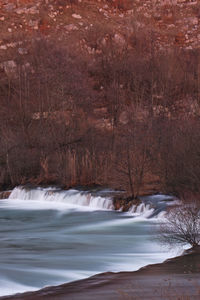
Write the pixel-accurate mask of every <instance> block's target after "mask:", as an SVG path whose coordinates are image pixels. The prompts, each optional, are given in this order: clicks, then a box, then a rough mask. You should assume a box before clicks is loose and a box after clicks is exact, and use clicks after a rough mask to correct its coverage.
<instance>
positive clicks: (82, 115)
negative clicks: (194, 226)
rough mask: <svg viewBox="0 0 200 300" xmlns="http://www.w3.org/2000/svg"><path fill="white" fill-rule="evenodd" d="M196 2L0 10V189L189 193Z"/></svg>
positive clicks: (1, 6)
mask: <svg viewBox="0 0 200 300" xmlns="http://www.w3.org/2000/svg"><path fill="white" fill-rule="evenodd" d="M199 18H200V7H199V4H198V2H195V1H134V3H132V1H77V2H76V1H50V0H49V1H48V0H46V1H20V0H19V1H8V0H7V1H1V3H0V22H1V30H0V74H1V76H0V104H1V110H0V120H1V122H0V169H1V172H0V185H1V188H5V187H8V186H14V185H17V184H24V183H27V182H32V183H35V184H42V183H47V184H51V183H55V184H62V185H64V186H65V187H69V186H74V185H92V184H101V185H107V186H111V187H114V188H118V189H119V188H120V189H125V190H126V191H127V194H128V195H130V196H131V197H133V198H137V196H138V195H140V194H144V193H152V192H157V191H163V192H164V191H165V192H172V193H176V194H180V193H182V192H183V191H194V192H197V191H199V186H200V182H199V181H200V179H199V178H200V167H199V155H200V152H199V149H200V138H199V132H200V123H199V116H200V102H199V100H200V56H199V55H200V52H199V51H200V50H199V48H198V47H199V38H200V31H199V25H198V24H199Z"/></svg>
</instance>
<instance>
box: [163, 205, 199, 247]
mask: <svg viewBox="0 0 200 300" xmlns="http://www.w3.org/2000/svg"><path fill="white" fill-rule="evenodd" d="M166 218H167V220H166V222H165V223H164V224H163V225H161V242H162V243H164V244H168V245H170V246H173V245H174V244H182V245H186V244H190V245H191V246H192V247H195V246H198V245H199V244H200V206H199V205H197V203H195V202H194V203H186V204H183V205H182V206H180V207H176V208H173V209H171V210H170V211H169V213H168V215H167V217H166Z"/></svg>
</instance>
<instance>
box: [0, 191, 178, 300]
mask: <svg viewBox="0 0 200 300" xmlns="http://www.w3.org/2000/svg"><path fill="white" fill-rule="evenodd" d="M168 200H169V202H168ZM170 200H171V199H168V197H166V196H163V195H156V196H150V197H145V198H143V202H144V203H143V204H141V205H140V206H139V207H138V208H137V209H136V208H134V207H133V208H132V209H131V211H130V212H128V213H123V212H120V211H113V205H112V195H111V192H109V191H107V190H102V191H101V192H88V191H80V190H68V191H63V190H60V189H58V188H35V189H27V188H21V187H17V188H15V189H14V190H13V191H12V193H11V195H10V197H9V199H4V200H1V201H0V239H1V247H0V296H3V295H10V294H14V293H17V292H24V291H33V290H37V289H40V288H42V287H44V286H50V285H58V284H62V283H64V282H70V281H74V280H77V279H82V278H86V277H89V276H91V275H94V274H97V273H100V272H105V271H113V272H117V271H134V270H137V269H139V268H140V267H143V266H145V265H147V264H152V263H157V262H162V261H163V260H165V259H166V258H170V257H173V256H175V254H176V253H174V252H172V251H169V249H165V248H163V247H161V245H160V244H159V242H158V241H157V240H156V236H157V228H158V226H159V224H160V222H162V218H163V210H164V209H165V207H166V205H168V204H169V205H170V203H171V202H170ZM152 205H153V207H154V208H152Z"/></svg>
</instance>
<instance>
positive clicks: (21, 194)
mask: <svg viewBox="0 0 200 300" xmlns="http://www.w3.org/2000/svg"><path fill="white" fill-rule="evenodd" d="M9 199H20V200H26V201H29V200H31V201H39V202H58V203H63V204H66V205H69V206H70V207H73V206H75V207H77V206H80V207H81V206H82V207H88V208H90V209H94V210H111V209H113V208H114V207H113V202H112V199H111V198H109V197H101V196H93V195H91V193H90V192H85V191H78V190H75V189H70V190H67V191H65V190H60V189H59V188H40V187H38V188H33V189H27V188H26V187H16V188H14V189H13V191H12V192H11V194H10V196H9Z"/></svg>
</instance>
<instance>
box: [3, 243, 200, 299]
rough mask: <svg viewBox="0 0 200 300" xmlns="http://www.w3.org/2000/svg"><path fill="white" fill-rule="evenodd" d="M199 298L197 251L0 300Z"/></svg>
mask: <svg viewBox="0 0 200 300" xmlns="http://www.w3.org/2000/svg"><path fill="white" fill-rule="evenodd" d="M199 298H200V247H197V248H196V249H193V250H187V251H186V252H185V253H184V255H182V256H179V257H176V258H172V259H169V260H167V261H165V262H164V263H161V264H155V265H149V266H147V267H144V268H141V269H140V270H138V271H136V272H119V273H111V272H107V273H102V274H98V275H95V276H92V277H90V278H88V279H84V280H79V281H75V282H71V283H68V284H63V285H60V286H55V287H48V288H44V289H41V290H39V291H37V292H29V293H23V294H17V295H14V296H6V297H0V299H2V300H12V299H13V300H14V299H20V300H35V299H44V300H45V299H47V300H50V299H52V300H53V299H54V300H57V299H59V300H64V299H74V300H79V299H81V300H90V299H96V300H101V299H107V300H112V299H135V300H136V299H138V300H139V299H142V300H145V299H148V300H156V299H159V300H160V299H163V300H164V299H173V300H176V299H177V300H178V299H181V300H184V299H185V300H186V299H187V300H190V299H191V300H195V299H199Z"/></svg>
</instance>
